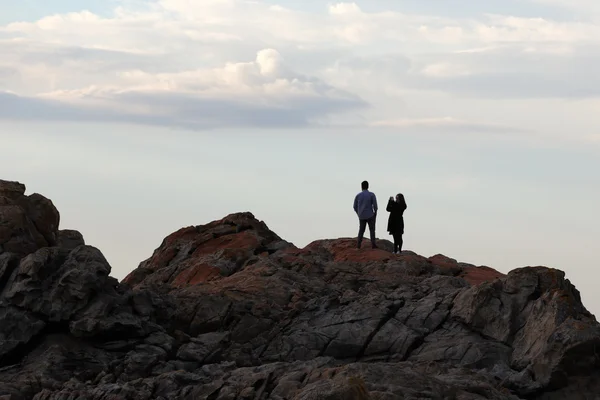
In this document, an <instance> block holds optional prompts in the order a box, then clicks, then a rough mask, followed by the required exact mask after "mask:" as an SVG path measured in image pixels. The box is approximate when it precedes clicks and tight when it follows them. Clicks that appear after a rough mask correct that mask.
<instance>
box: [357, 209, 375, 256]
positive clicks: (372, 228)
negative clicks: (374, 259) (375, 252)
mask: <svg viewBox="0 0 600 400" xmlns="http://www.w3.org/2000/svg"><path fill="white" fill-rule="evenodd" d="M376 219H377V214H375V215H373V216H372V217H371V218H369V219H360V220H359V223H360V228H359V230H358V247H359V248H360V244H361V243H362V240H363V236H364V235H365V229H366V228H367V224H368V225H369V233H370V234H371V245H372V246H373V248H375V247H377V245H376V243H375V220H376Z"/></svg>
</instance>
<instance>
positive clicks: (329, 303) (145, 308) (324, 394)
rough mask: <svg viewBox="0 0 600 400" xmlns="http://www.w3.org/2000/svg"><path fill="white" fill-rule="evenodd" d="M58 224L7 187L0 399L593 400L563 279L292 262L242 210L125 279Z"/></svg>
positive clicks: (384, 263) (0, 262) (348, 243)
mask: <svg viewBox="0 0 600 400" xmlns="http://www.w3.org/2000/svg"><path fill="white" fill-rule="evenodd" d="M58 223H59V214H58V212H57V210H56V209H55V208H54V206H53V205H52V202H51V201H50V200H47V199H45V198H44V197H42V196H40V195H32V196H26V195H25V187H24V186H23V185H20V184H17V183H11V182H4V181H0V400H24V399H35V400H63V399H90V400H142V399H143V400H146V399H165V400H166V399H190V400H192V399H209V400H235V399H240V400H241V399H274V400H275V399H277V400H283V399H294V400H317V399H322V400H335V399H385V400H387V399H390V400H391V399H448V400H450V399H457V400H459V399H460V400H475V399H498V400H500V399H515V400H516V399H540V400H542V399H544V400H550V399H582V400H583V399H600V325H599V324H598V323H597V321H596V319H595V318H594V316H593V315H591V314H590V313H589V312H588V311H587V310H586V309H585V307H584V306H583V305H582V303H581V299H580V296H579V293H578V292H577V290H576V289H575V287H574V286H573V285H572V284H571V283H570V282H569V281H568V280H567V279H565V275H564V273H563V272H561V271H559V270H555V269H550V268H544V267H536V268H521V269H517V270H514V271H512V272H510V273H509V274H508V275H506V276H505V275H503V274H501V273H499V272H497V271H495V270H493V269H491V268H487V267H475V266H473V265H469V264H464V263H459V262H457V261H455V260H453V259H450V258H447V257H445V256H442V255H437V256H434V257H431V258H424V257H421V256H419V255H416V254H414V253H411V252H405V253H404V254H402V255H394V254H392V253H391V252H390V250H391V249H392V245H391V243H389V242H387V241H380V243H379V247H380V249H376V250H372V249H362V250H357V249H355V248H354V247H355V246H354V240H352V239H338V240H323V241H317V242H314V243H312V244H310V245H309V246H307V247H306V248H304V249H299V248H296V247H295V246H294V245H292V244H291V243H288V242H286V241H284V240H282V239H281V238H280V237H278V236H277V235H276V234H275V233H273V232H271V231H270V230H269V229H268V228H267V226H266V225H265V224H264V223H263V222H260V221H258V220H256V219H255V218H254V216H253V215H252V214H250V213H240V214H232V215H229V216H227V217H225V218H224V219H222V220H220V221H215V222H212V223H209V224H207V225H202V226H193V227H188V228H184V229H181V230H179V231H178V232H175V233H173V234H172V235H170V236H169V237H167V238H166V239H165V240H164V241H163V243H162V244H161V245H160V247H159V248H158V249H157V250H156V251H155V252H154V254H153V255H152V257H150V258H149V259H148V260H146V261H144V262H142V263H141V264H140V266H139V267H138V268H137V269H136V270H134V271H133V272H132V273H131V274H130V275H129V276H128V277H127V278H126V279H125V280H124V281H123V282H118V281H117V280H116V279H114V278H111V277H110V266H109V264H108V263H107V261H106V259H105V258H104V257H103V255H102V253H101V252H100V251H99V250H97V249H95V248H94V247H91V246H87V245H85V242H84V240H83V237H82V236H81V234H79V233H78V232H76V231H58Z"/></svg>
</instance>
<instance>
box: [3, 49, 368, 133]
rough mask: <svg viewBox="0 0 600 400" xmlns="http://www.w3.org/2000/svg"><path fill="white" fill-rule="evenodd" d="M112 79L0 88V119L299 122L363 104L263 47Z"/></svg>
mask: <svg viewBox="0 0 600 400" xmlns="http://www.w3.org/2000/svg"><path fill="white" fill-rule="evenodd" d="M119 83H120V84H119V85H113V86H111V85H106V86H95V85H94V86H89V87H85V88H81V89H73V90H57V91H52V92H48V93H43V94H39V95H37V96H36V97H19V96H16V95H14V94H7V93H5V94H4V95H3V97H2V102H3V103H6V104H7V105H6V107H5V108H4V111H3V112H2V113H1V114H0V116H3V117H4V118H14V119H27V118H29V119H44V120H69V119H74V120H86V119H88V120H94V121H114V120H118V121H126V122H136V123H150V124H161V125H177V126H184V127H191V128H193V127H203V128H206V127H219V126H263V127H280V126H305V125H308V124H309V123H317V122H319V121H320V120H322V119H323V118H326V117H327V116H328V114H330V113H335V112H342V111H347V110H351V109H355V108H361V107H365V106H366V105H367V104H366V103H365V102H364V101H363V100H361V99H360V98H359V97H358V96H355V95H352V94H351V93H347V92H345V91H343V90H338V89H335V88H334V87H332V86H330V85H327V84H326V83H323V82H322V81H320V80H318V79H316V78H312V77H307V76H303V75H300V74H297V73H295V72H293V71H292V70H291V69H290V68H288V66H287V65H286V64H285V63H284V61H283V58H282V57H281V55H280V54H279V53H278V52H277V51H275V50H273V49H264V50H262V51H260V52H258V54H257V55H256V59H255V60H254V61H251V62H242V63H229V64H226V65H225V66H223V67H221V68H213V69H198V70H193V71H183V72H177V73H161V74H151V73H147V72H144V71H139V70H134V71H129V72H126V73H122V74H121V76H120V80H119Z"/></svg>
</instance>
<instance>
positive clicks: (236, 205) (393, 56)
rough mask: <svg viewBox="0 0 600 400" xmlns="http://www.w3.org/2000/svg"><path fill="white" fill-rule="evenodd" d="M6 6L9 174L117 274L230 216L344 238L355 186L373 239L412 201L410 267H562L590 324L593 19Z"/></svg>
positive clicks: (2, 36) (461, 8) (596, 36)
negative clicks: (398, 207) (366, 198)
mask: <svg viewBox="0 0 600 400" xmlns="http://www.w3.org/2000/svg"><path fill="white" fill-rule="evenodd" d="M0 7H1V8H2V10H3V12H2V15H0V50H1V51H2V53H3V54H4V57H3V58H2V60H0V140H1V143H2V157H0V171H1V176H0V178H1V179H6V180H12V181H19V182H21V183H23V184H25V185H26V186H27V193H28V194H31V193H33V192H37V193H40V194H42V195H44V196H46V197H48V198H49V199H51V200H52V201H53V202H54V204H55V205H56V207H57V208H58V210H59V212H60V213H61V229H76V230H78V231H80V232H81V233H82V234H83V236H84V238H85V240H86V243H87V244H89V245H92V246H95V247H98V248H99V249H100V250H101V251H102V252H103V254H104V255H105V256H106V258H107V259H108V261H109V263H110V264H111V265H112V268H113V272H112V274H113V276H115V277H117V278H118V279H122V278H123V277H124V276H125V275H126V274H127V273H129V272H130V271H132V270H133V269H135V268H136V267H137V266H138V264H139V263H140V262H141V261H143V260H144V259H146V258H148V257H150V256H151V255H152V252H153V251H154V249H156V248H157V247H158V246H159V245H160V242H161V241H162V239H163V238H164V237H165V236H167V235H168V234H170V233H172V232H174V231H176V230H177V229H179V228H181V227H183V226H190V225H201V224H205V223H208V222H210V221H213V220H218V219H221V218H223V217H224V216H225V215H228V214H231V213H234V212H243V211H250V212H252V213H253V214H254V215H255V216H256V218H258V219H259V220H262V221H264V222H265V223H266V224H267V225H268V227H269V228H270V229H271V230H272V231H274V232H275V233H277V234H278V235H279V236H281V237H282V238H283V239H284V240H287V241H290V242H292V243H294V244H295V245H296V246H298V247H304V246H305V245H307V244H308V243H309V242H311V241H314V240H319V239H326V238H338V237H356V235H357V233H358V220H357V217H356V215H355V214H354V211H353V210H352V202H353V200H354V196H355V195H356V194H357V193H358V192H359V191H360V183H361V182H362V181H363V180H368V181H369V183H370V188H369V190H371V191H372V192H374V193H375V194H376V196H377V199H378V202H379V206H380V213H379V215H378V219H377V237H378V238H380V239H387V240H390V239H391V236H390V235H388V233H387V232H386V231H385V227H386V223H387V215H388V214H387V213H386V212H385V203H386V202H387V199H388V198H389V197H390V196H394V195H395V194H397V193H403V194H404V196H405V198H406V202H407V205H408V208H407V210H406V212H405V214H404V219H405V234H404V236H403V238H404V246H403V250H410V251H414V252H416V253H417V254H420V255H423V256H425V257H429V256H433V255H435V254H444V255H446V256H448V257H451V258H454V259H457V260H458V261H462V262H466V263H470V264H474V265H486V266H489V267H491V268H495V269H497V270H498V271H500V272H503V273H507V272H508V271H510V270H513V269H515V268H520V267H525V266H537V265H544V266H548V267H553V268H557V269H560V270H562V271H565V273H566V277H567V279H569V280H570V281H571V282H573V284H574V285H575V286H576V287H577V288H578V290H579V291H580V292H581V295H582V298H583V302H584V304H585V306H586V307H587V308H588V309H589V310H590V311H591V312H592V313H594V314H595V315H600V293H598V292H597V291H596V290H595V281H596V280H597V278H598V277H599V276H600V275H599V273H598V272H596V268H595V265H596V259H597V257H596V254H595V248H596V242H597V240H598V238H600V224H599V222H600V218H599V217H600V216H599V213H598V210H597V204H600V157H599V156H600V129H599V128H600V113H598V110H600V46H598V44H600V43H599V42H600V3H598V2H593V1H591V0H571V1H566V0H525V1H521V0H508V1H499V0H493V1H490V2H487V3H485V4H483V3H481V2H476V1H474V0H461V1H459V2H454V3H453V4H452V5H450V4H448V3H447V2H444V1H441V0H435V1H431V2H427V3H426V4H423V2H419V1H416V0H407V1H405V2H402V3H398V2H393V1H391V0H389V1H388V0H369V1H354V2H352V1H349V2H331V3H324V2H319V1H316V0H309V1H304V2H294V1H278V0H264V1H244V0H209V1H203V2H196V3H194V2H189V1H185V0H135V1H133V0H110V1H100V0H84V1H74V0H58V1H56V2H52V4H50V3H48V2H43V1H41V0H28V1H24V2H9V1H8V0H0ZM73 32H77V35H74V34H73ZM366 237H368V230H367V232H366Z"/></svg>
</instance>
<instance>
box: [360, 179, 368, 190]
mask: <svg viewBox="0 0 600 400" xmlns="http://www.w3.org/2000/svg"><path fill="white" fill-rule="evenodd" d="M361 186H362V190H367V189H368V188H369V182H367V181H363V183H362V184H361Z"/></svg>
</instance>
